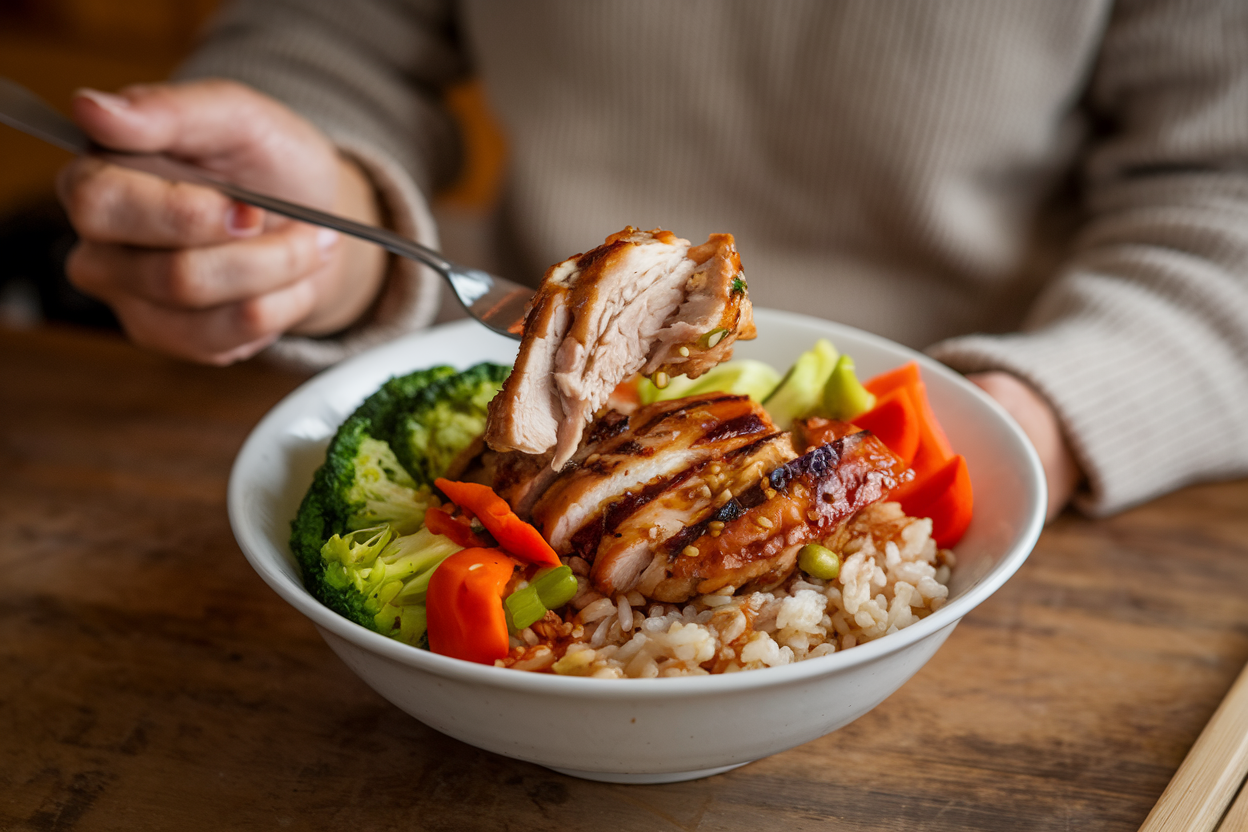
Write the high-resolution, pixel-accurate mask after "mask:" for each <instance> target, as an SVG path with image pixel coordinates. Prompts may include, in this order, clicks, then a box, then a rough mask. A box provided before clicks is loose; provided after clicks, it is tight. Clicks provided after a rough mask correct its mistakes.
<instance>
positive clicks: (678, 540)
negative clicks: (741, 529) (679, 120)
mask: <svg viewBox="0 0 1248 832" xmlns="http://www.w3.org/2000/svg"><path fill="white" fill-rule="evenodd" d="M783 435H784V434H783V433H778V432H777V433H769V434H767V435H766V436H764V437H762V438H760V439H757V440H755V441H754V442H751V443H750V444H748V445H744V446H742V447H740V448H737V449H736V450H734V451H731V452H729V453H727V454H724V456H723V457H722V458H721V459H720V460H719V462H720V463H721V464H726V465H731V464H732V463H734V462H735V461H736V460H738V459H749V457H750V456H752V455H754V454H755V453H758V451H760V450H762V448H763V446H764V445H767V444H768V443H770V442H773V441H775V440H776V439H777V438H779V437H781V436H783ZM714 461H716V460H707V462H706V463H705V464H707V465H709V464H710V463H711V462H714ZM766 499H767V497H766V495H765V494H764V493H763V487H762V484H761V483H755V484H754V485H752V486H750V487H749V488H746V489H744V490H743V491H742V492H741V493H740V494H738V495H737V496H735V497H733V498H732V499H731V500H729V501H728V502H726V503H724V504H723V505H722V506H720V507H719V508H718V509H716V510H715V511H714V512H712V513H711V514H710V515H709V516H708V517H704V518H703V519H702V520H700V521H698V522H697V523H691V524H689V525H688V526H685V527H684V528H683V529H681V530H680V531H679V532H677V533H676V534H674V535H672V536H671V537H669V538H668V539H667V540H666V541H665V542H664V543H663V550H664V551H666V552H667V557H668V559H669V560H672V559H674V558H675V557H676V555H677V554H678V553H679V552H680V551H682V550H683V549H684V548H685V547H686V546H688V545H689V544H690V543H692V542H693V541H695V540H697V539H698V538H700V537H702V536H703V535H704V534H706V532H707V527H708V526H710V524H711V523H713V522H715V521H717V520H718V521H719V522H721V523H731V522H732V521H733V520H736V519H737V518H738V517H740V516H741V515H742V514H745V512H746V511H747V510H748V509H751V508H754V507H755V506H758V505H761V504H762V503H763V502H764V501H766Z"/></svg>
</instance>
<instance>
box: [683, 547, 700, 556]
mask: <svg viewBox="0 0 1248 832" xmlns="http://www.w3.org/2000/svg"><path fill="white" fill-rule="evenodd" d="M680 553H681V554H682V555H684V556H685V557H687V558H696V557H697V556H698V554H699V553H698V547H697V546H686V547H685V548H683V549H681V550H680Z"/></svg>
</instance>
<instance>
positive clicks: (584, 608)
mask: <svg viewBox="0 0 1248 832" xmlns="http://www.w3.org/2000/svg"><path fill="white" fill-rule="evenodd" d="M823 543H824V545H826V546H827V547H828V548H830V549H832V550H833V551H834V552H836V553H837V554H838V555H840V558H841V570H840V575H839V576H838V577H837V578H835V579H833V580H830V581H823V580H819V579H817V578H812V577H810V576H809V575H806V574H804V573H802V572H801V571H800V570H795V571H794V573H793V574H792V575H791V576H790V577H789V578H788V579H787V580H786V581H785V582H784V583H783V584H781V585H780V586H778V587H775V588H773V589H771V590H769V591H766V592H742V593H740V594H733V588H732V587H726V588H725V589H723V590H720V591H719V592H718V593H716V594H713V595H702V596H698V597H695V598H693V599H691V600H690V601H689V602H688V603H686V604H683V605H674V604H661V603H658V602H649V601H647V600H646V599H645V598H644V597H642V596H641V594H640V593H638V592H635V591H634V592H631V593H627V594H620V595H618V596H616V597H614V598H607V597H604V596H602V595H600V594H599V593H597V592H595V591H594V590H593V589H591V588H590V586H589V581H588V578H587V575H588V574H589V565H588V564H587V563H586V562H585V561H584V560H581V559H580V558H576V557H573V558H570V559H569V560H568V563H569V565H570V566H571V567H572V570H573V572H575V573H576V574H577V580H578V583H579V584H580V591H579V592H578V594H577V596H576V597H575V598H574V599H573V601H572V603H571V604H570V609H569V610H568V611H567V613H566V617H563V618H561V617H559V616H558V615H556V614H555V613H548V614H547V617H546V618H545V619H543V620H542V621H540V622H538V623H537V624H534V625H533V626H532V627H529V628H526V629H525V630H523V631H522V632H520V633H519V634H517V635H516V636H513V637H512V649H511V654H510V655H509V656H508V657H507V658H506V659H502V660H500V661H498V662H497V664H498V665H500V666H503V667H513V668H516V669H520V670H532V671H545V672H554V673H557V674H561V675H569V676H593V677H597V678H649V677H656V676H690V675H703V674H707V673H731V672H733V671H737V670H752V669H755V668H761V667H775V666H777V665H783V664H790V663H792V662H798V661H802V660H804V659H809V658H814V657H816V656H825V655H828V654H829V653H834V652H836V651H837V650H845V649H848V648H850V647H853V646H855V645H857V644H862V643H864V642H867V641H871V640H873V639H877V638H880V637H881V636H885V635H888V634H889V633H894V632H896V631H898V630H900V629H902V628H904V627H908V626H909V625H911V624H913V623H915V622H916V621H919V620H921V619H923V618H924V617H926V616H928V615H930V614H931V613H932V612H934V611H935V610H937V609H939V608H940V607H941V605H942V604H943V603H944V602H945V599H946V598H947V597H948V589H947V584H948V581H949V573H950V569H951V568H952V566H953V563H954V559H953V553H952V552H951V551H948V550H937V548H936V544H935V543H934V542H933V541H932V539H931V521H930V520H927V519H916V518H913V517H907V516H906V515H905V514H904V513H903V512H902V510H901V507H900V506H899V505H898V504H897V503H879V504H876V505H873V506H869V507H867V508H865V509H863V510H862V511H861V512H859V514H858V515H857V516H856V517H855V518H854V519H853V520H851V521H850V522H849V523H847V524H845V526H843V527H842V528H841V529H840V530H839V531H838V532H837V533H836V534H834V535H833V536H832V537H830V538H829V539H827V540H825V541H823Z"/></svg>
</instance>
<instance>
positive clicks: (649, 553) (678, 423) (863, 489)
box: [493, 394, 912, 603]
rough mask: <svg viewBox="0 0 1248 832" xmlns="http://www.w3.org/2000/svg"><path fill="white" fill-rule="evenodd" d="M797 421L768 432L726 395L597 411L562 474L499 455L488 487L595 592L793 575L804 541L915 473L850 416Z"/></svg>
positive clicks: (747, 405) (667, 596)
mask: <svg viewBox="0 0 1248 832" xmlns="http://www.w3.org/2000/svg"><path fill="white" fill-rule="evenodd" d="M794 427H795V430H794V432H793V433H787V432H780V431H777V430H776V428H775V425H774V424H773V423H772V422H771V420H770V418H769V417H768V416H767V413H766V411H764V410H763V409H762V407H760V406H759V405H758V404H756V403H755V402H753V401H751V400H750V399H749V398H748V397H745V396H731V395H727V394H709V395H706V396H691V397H687V398H684V399H675V400H672V401H666V402H659V403H656V404H652V405H648V406H645V407H640V408H637V409H636V410H635V411H633V413H632V414H631V415H629V416H627V417H625V416H623V415H622V414H619V413H616V412H614V411H607V412H606V413H605V414H604V415H603V416H601V417H600V418H599V419H598V420H597V421H595V423H594V424H593V426H592V427H591V429H590V431H589V433H588V435H587V439H586V441H585V442H584V443H582V445H581V447H580V448H578V450H577V451H576V454H575V456H574V457H573V464H572V465H570V466H568V467H567V468H565V469H564V470H563V471H562V472H561V473H558V474H554V473H552V472H551V469H550V468H549V466H547V465H545V464H544V462H540V461H535V458H534V457H528V456H526V455H524V454H519V453H514V452H513V453H508V454H495V455H494V459H493V474H494V477H495V479H494V485H495V489H496V490H497V491H498V493H499V495H500V496H502V497H503V498H504V499H506V500H507V501H508V502H509V503H511V505H512V506H513V508H515V509H516V510H517V512H518V513H520V514H521V516H526V517H531V519H532V521H533V522H534V524H535V525H536V526H537V527H538V529H539V530H540V531H541V532H542V535H543V536H544V537H545V538H546V539H547V540H549V541H550V543H551V545H552V546H553V547H554V548H555V550H556V551H557V552H559V553H560V554H561V555H569V554H575V555H579V556H581V557H583V558H585V559H586V560H587V561H589V562H590V564H591V573H590V580H591V583H592V584H593V586H594V588H595V589H597V590H598V591H599V592H602V593H603V594H605V595H614V594H616V593H619V592H627V591H629V590H631V589H634V588H635V589H638V590H639V591H640V592H641V593H642V594H643V595H646V596H647V597H649V598H653V599H655V600H658V601H663V602H667V603H678V602H682V601H685V600H687V599H688V598H690V597H692V596H693V595H696V594H706V593H710V592H714V591H716V590H719V589H721V588H723V587H728V586H731V587H733V588H734V589H736V588H740V587H743V586H746V585H747V584H749V585H751V586H757V587H760V588H762V587H764V586H768V585H770V584H774V583H779V582H780V581H782V580H783V579H784V578H785V577H787V576H788V575H789V573H790V572H792V570H793V568H794V565H795V562H796V558H797V551H798V549H800V548H801V547H802V546H803V545H804V544H806V543H808V542H810V541H812V540H816V539H823V538H825V537H827V536H829V535H830V534H831V533H832V532H833V531H834V530H835V528H836V527H837V526H839V525H840V524H842V523H844V522H846V521H847V520H849V519H850V518H851V517H852V516H853V515H854V514H855V513H857V512H858V511H859V510H861V509H862V508H864V507H865V506H867V505H869V504H871V503H873V502H876V501H878V500H880V499H883V498H884V497H885V496H886V495H887V494H888V492H889V491H891V490H892V489H893V488H895V487H896V486H897V485H899V484H901V483H902V482H905V481H906V480H908V479H909V477H910V476H912V475H911V474H910V472H909V470H908V469H907V468H906V466H905V464H904V463H903V462H902V461H901V460H900V459H898V458H897V457H896V456H895V455H894V454H893V453H892V452H891V451H889V450H888V449H887V448H886V447H885V446H884V444H883V443H881V442H880V441H879V440H878V439H876V438H875V437H874V436H872V435H871V434H869V433H866V432H860V431H858V430H857V428H854V427H853V426H852V425H848V424H846V423H844V422H835V421H832V420H826V419H811V420H805V421H800V422H798V423H796V424H795V426H794ZM795 442H797V445H796V446H795V444H794V443H795Z"/></svg>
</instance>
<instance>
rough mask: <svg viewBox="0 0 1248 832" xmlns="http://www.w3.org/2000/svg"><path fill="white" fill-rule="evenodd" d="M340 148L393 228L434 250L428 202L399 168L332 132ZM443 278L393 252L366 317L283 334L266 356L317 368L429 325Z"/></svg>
mask: <svg viewBox="0 0 1248 832" xmlns="http://www.w3.org/2000/svg"><path fill="white" fill-rule="evenodd" d="M330 138H331V140H333V141H334V143H335V145H336V146H337V147H338V150H339V152H340V153H342V154H343V155H344V156H346V157H348V158H350V159H351V160H352V161H353V162H355V163H356V164H358V165H359V166H360V168H361V169H362V170H363V171H364V174H365V175H366V176H367V177H368V178H369V180H370V181H371V182H372V184H373V186H374V187H375V188H376V190H377V194H378V198H379V199H380V200H381V205H382V210H383V213H384V214H385V215H386V217H387V218H388V220H389V223H388V224H389V226H390V228H391V230H393V231H395V232H396V233H398V234H400V235H402V236H404V237H408V238H410V239H412V240H415V241H416V242H418V243H420V244H421V245H424V246H427V247H429V248H432V249H435V250H436V249H438V248H439V243H438V231H437V226H436V225H435V224H434V221H433V217H432V215H431V214H430V211H429V204H428V202H427V201H426V200H425V198H424V196H422V195H421V193H420V191H419V190H418V189H417V188H416V185H415V184H414V183H413V182H412V180H411V177H410V176H408V175H407V174H406V173H405V172H404V171H403V169H402V168H401V167H400V166H399V165H398V164H397V163H396V162H394V161H393V160H392V159H390V158H389V157H388V156H387V155H386V154H384V153H381V152H379V151H378V150H377V149H376V148H374V147H372V146H370V145H368V144H366V143H362V142H359V141H357V140H353V139H350V138H343V137H339V136H331V137H330ZM441 290H442V278H441V277H440V276H438V274H437V273H436V272H434V271H433V270H431V269H429V268H428V267H427V266H423V265H421V264H419V263H417V262H415V261H413V260H409V259H407V258H406V257H399V256H397V255H391V256H390V257H389V259H388V262H387V266H386V275H385V277H384V279H383V282H382V288H381V291H380V293H379V294H378V296H377V299H376V300H375V301H374V302H373V305H372V306H371V307H370V308H369V310H368V311H367V312H366V313H365V314H364V317H363V318H362V319H361V320H359V321H357V322H356V323H354V324H352V325H351V326H350V327H348V328H347V329H345V330H343V331H341V332H338V333H335V334H333V335H327V336H322V337H315V338H313V337H308V336H302V335H285V336H283V337H282V338H281V339H279V340H278V341H277V343H275V344H274V345H273V346H271V347H269V348H268V349H267V350H265V351H264V353H263V355H264V357H265V358H266V359H268V360H272V361H274V362H276V363H279V364H282V365H285V366H287V367H293V368H297V369H303V370H319V369H322V368H324V367H327V366H329V365H331V364H335V363H337V362H339V361H341V360H342V359H344V358H347V357H348V356H351V355H354V354H356V353H358V352H361V351H363V350H366V349H368V348H370V347H373V346H376V345H378V344H381V343H384V342H386V341H390V340H393V339H394V338H397V337H398V336H400V335H404V334H406V333H408V332H411V331H412V330H416V329H420V328H422V327H425V326H428V325H429V324H430V323H431V322H432V321H433V319H434V316H436V315H437V313H438V308H439V300H440V297H441Z"/></svg>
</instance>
